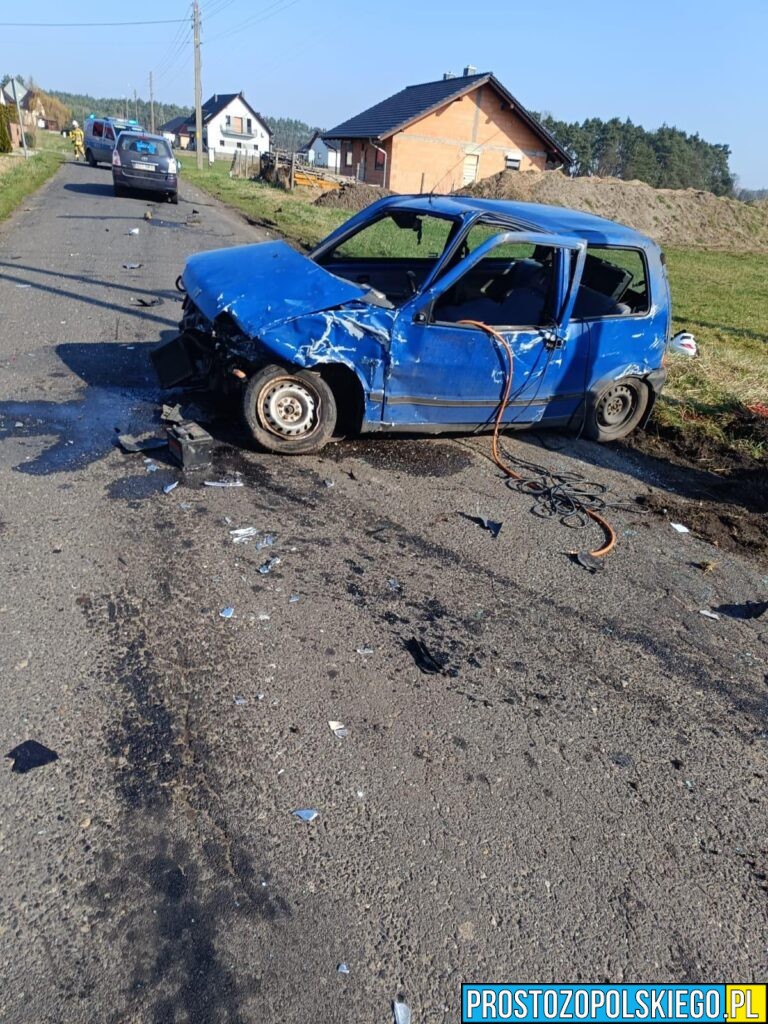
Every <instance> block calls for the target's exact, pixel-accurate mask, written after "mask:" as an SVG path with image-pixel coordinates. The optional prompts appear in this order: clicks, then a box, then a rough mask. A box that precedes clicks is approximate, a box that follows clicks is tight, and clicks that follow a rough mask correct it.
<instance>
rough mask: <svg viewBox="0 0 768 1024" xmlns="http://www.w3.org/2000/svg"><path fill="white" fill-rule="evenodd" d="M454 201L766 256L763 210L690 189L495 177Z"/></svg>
mask: <svg viewBox="0 0 768 1024" xmlns="http://www.w3.org/2000/svg"><path fill="white" fill-rule="evenodd" d="M458 194H459V195H471V196H477V197H478V198H483V199H512V200H517V201H520V202H526V203H547V204H550V205H553V206H570V207H572V208H573V209H576V210H583V211H584V212H585V213H594V214H597V215H598V216H600V217H607V218H608V219H609V220H616V221H619V222H620V223H622V224H628V225H629V226H630V227H632V228H635V229H636V230H637V231H641V232H642V233H643V234H644V235H649V236H650V237H651V238H653V239H655V240H656V241H657V242H659V243H661V244H662V245H668V246H679V247H681V248H703V249H730V250H734V249H738V250H741V251H745V252H765V251H768V204H767V205H765V206H763V205H761V204H757V203H743V202H740V201H739V200H737V199H724V198H721V197H719V196H715V195H712V193H711V192H700V191H697V190H695V189H669V188H651V186H650V185H646V184H645V182H643V181H621V180H620V179H618V178H569V177H567V176H566V175H565V174H563V173H562V172H561V171H544V172H543V173H542V172H539V171H528V172H525V173H523V174H521V173H520V172H519V171H501V172H500V173H499V174H495V175H493V176H492V177H490V178H484V179H483V180H482V181H477V182H475V183H474V184H473V185H469V186H468V187H467V188H464V189H461V190H460V192H459V193H458Z"/></svg>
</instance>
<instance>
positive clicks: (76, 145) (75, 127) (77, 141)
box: [69, 121, 85, 160]
mask: <svg viewBox="0 0 768 1024" xmlns="http://www.w3.org/2000/svg"><path fill="white" fill-rule="evenodd" d="M69 135H70V138H71V139H72V149H73V150H74V152H75V160H79V159H80V157H82V158H83V160H85V151H84V150H83V142H84V140H85V136H84V135H83V129H82V128H81V127H80V125H79V124H78V123H77V121H73V122H72V131H71V132H70V133H69Z"/></svg>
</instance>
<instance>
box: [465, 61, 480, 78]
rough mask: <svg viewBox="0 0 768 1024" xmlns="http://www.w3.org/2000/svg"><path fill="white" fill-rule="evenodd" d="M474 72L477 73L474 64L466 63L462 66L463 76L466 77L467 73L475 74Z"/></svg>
mask: <svg viewBox="0 0 768 1024" xmlns="http://www.w3.org/2000/svg"><path fill="white" fill-rule="evenodd" d="M476 74H477V68H476V67H475V65H474V64H467V66H466V67H465V68H464V77H465V78H466V77H467V76H468V75H476Z"/></svg>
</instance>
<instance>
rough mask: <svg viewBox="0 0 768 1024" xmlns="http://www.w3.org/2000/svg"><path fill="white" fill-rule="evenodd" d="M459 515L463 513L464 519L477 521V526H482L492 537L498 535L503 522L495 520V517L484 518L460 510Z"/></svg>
mask: <svg viewBox="0 0 768 1024" xmlns="http://www.w3.org/2000/svg"><path fill="white" fill-rule="evenodd" d="M461 515H463V516H464V518H465V519H469V521H470V522H472V523H477V525H478V526H482V528H483V529H484V530H487V531H488V532H489V533H490V535H491V536H492V537H498V536H499V534H500V533H501V528H502V526H503V525H504V524H503V523H499V522H497V521H496V520H495V519H486V518H485V516H469V515H467V514H466V513H465V512H462V513H461Z"/></svg>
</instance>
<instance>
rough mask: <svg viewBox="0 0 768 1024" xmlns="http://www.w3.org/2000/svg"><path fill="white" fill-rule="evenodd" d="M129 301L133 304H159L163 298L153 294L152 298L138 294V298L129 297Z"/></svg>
mask: <svg viewBox="0 0 768 1024" xmlns="http://www.w3.org/2000/svg"><path fill="white" fill-rule="evenodd" d="M131 302H132V303H133V304H134V305H135V306H161V305H162V303H163V300H162V299H160V298H158V297H157V296H155V297H154V298H152V299H145V298H143V297H142V296H141V295H140V296H139V297H138V299H131Z"/></svg>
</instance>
